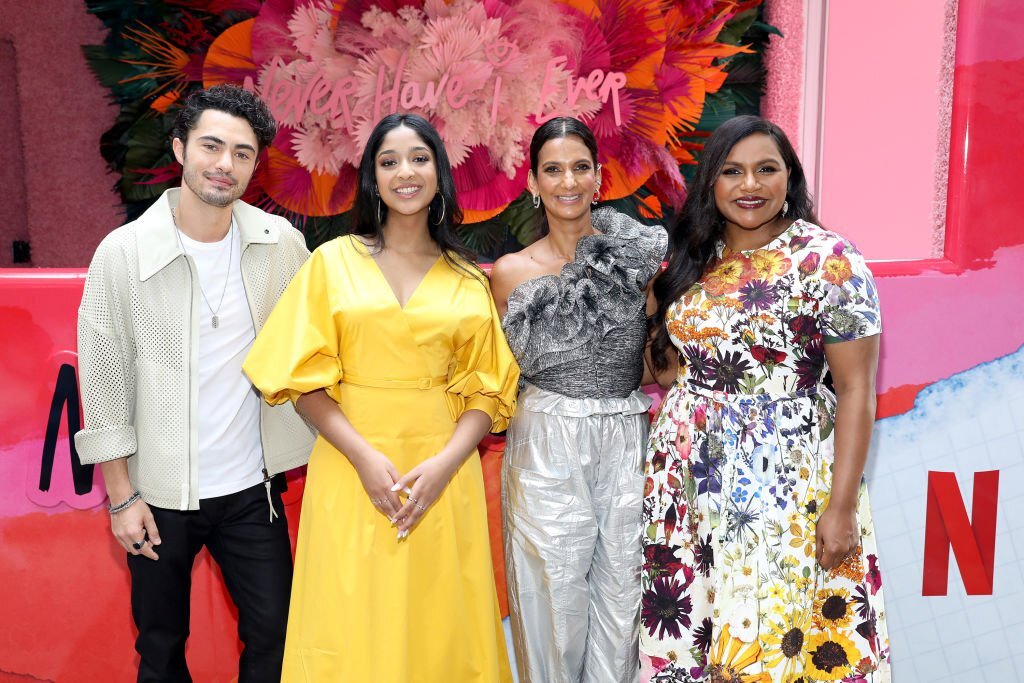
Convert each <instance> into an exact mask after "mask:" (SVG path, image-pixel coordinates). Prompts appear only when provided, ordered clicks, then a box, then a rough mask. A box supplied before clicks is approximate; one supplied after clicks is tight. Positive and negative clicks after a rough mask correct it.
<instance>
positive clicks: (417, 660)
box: [244, 236, 519, 683]
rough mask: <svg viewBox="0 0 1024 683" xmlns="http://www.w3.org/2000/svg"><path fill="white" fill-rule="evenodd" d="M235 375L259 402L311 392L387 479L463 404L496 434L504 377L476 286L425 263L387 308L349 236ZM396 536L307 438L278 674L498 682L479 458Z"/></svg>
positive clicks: (498, 339) (333, 460)
mask: <svg viewBox="0 0 1024 683" xmlns="http://www.w3.org/2000/svg"><path fill="white" fill-rule="evenodd" d="M244 369H245V372H246V373H247V374H248V375H249V377H250V378H251V379H252V381H253V384H254V385H255V386H256V387H258V388H259V389H260V391H262V392H263V394H264V395H265V396H266V398H267V400H268V401H269V402H271V403H280V402H282V401H286V400H289V399H292V400H294V399H296V398H298V396H300V395H302V394H304V393H308V392H310V391H314V390H317V389H325V390H326V391H327V393H328V395H330V396H331V398H333V399H334V400H335V401H336V402H337V403H338V405H339V406H340V408H341V410H343V411H344V413H345V416H346V417H347V418H348V420H349V421H350V422H351V423H352V425H353V426H354V427H355V428H356V429H357V430H358V431H359V433H360V434H361V435H362V436H363V437H365V438H366V439H367V440H368V441H369V442H370V443H371V444H372V445H373V446H374V447H375V448H377V449H378V450H379V451H380V452H382V453H384V454H385V455H386V456H388V457H389V458H390V459H391V461H392V462H393V463H394V464H395V467H396V468H398V470H399V472H401V473H405V472H408V471H409V470H410V469H411V468H412V467H414V466H415V465H416V464H418V463H420V462H422V461H423V460H424V459H426V458H429V457H430V456H432V455H434V454H436V453H437V452H438V450H440V449H441V448H442V447H443V446H444V445H445V444H446V443H447V442H448V440H449V439H450V437H451V435H452V432H453V431H454V429H455V423H456V420H458V418H459V416H460V415H461V414H462V413H463V412H464V411H466V410H470V409H475V410H482V411H484V412H485V413H487V414H488V415H490V416H491V418H492V420H493V429H495V430H501V429H504V428H505V427H506V425H507V423H508V418H509V417H510V416H511V415H512V412H513V410H514V407H515V396H516V390H517V382H518V378H519V372H518V369H517V367H516V364H515V360H514V359H513V357H512V353H511V351H509V348H508V344H507V343H506V342H505V337H504V334H503V333H502V330H501V326H500V323H499V319H498V314H497V311H496V310H495V308H494V302H493V300H492V299H491V295H490V291H489V289H488V285H487V282H486V278H484V277H483V276H482V275H481V276H479V277H473V276H471V275H469V274H467V273H464V272H460V271H459V270H457V269H455V268H453V267H452V266H451V265H449V264H448V262H447V261H446V260H445V259H444V258H439V259H438V260H437V262H436V263H435V264H434V265H433V267H432V268H431V269H430V270H429V271H428V272H427V274H426V276H425V277H424V278H423V281H422V282H421V283H420V284H419V286H418V288H417V289H416V291H415V293H414V294H413V296H412V298H411V299H410V300H409V301H408V303H407V304H406V306H405V308H401V307H400V306H399V304H398V301H397V299H396V298H395V296H394V294H393V293H392V290H391V288H390V286H389V285H388V283H387V280H385V278H384V275H383V273H382V272H381V271H380V269H379V268H378V266H377V264H376V262H375V261H374V260H373V258H372V256H371V255H370V254H369V253H368V252H367V249H366V247H365V246H363V245H362V243H361V242H359V241H358V240H357V239H356V238H354V237H352V236H345V237H339V238H337V239H335V240H332V241H330V242H328V243H327V244H325V245H322V246H321V247H320V248H318V249H317V250H316V251H315V252H314V253H313V255H312V256H311V257H310V259H309V260H308V261H307V262H306V265H305V266H304V267H303V268H302V269H301V270H300V271H299V273H298V274H297V275H296V276H295V279H294V280H293V281H292V283H291V285H289V287H288V289H287V291H286V292H285V293H284V295H283V296H282V297H281V299H280V301H279V302H278V304H277V307H276V308H275V309H274V312H273V313H272V314H271V316H270V319H269V320H268V321H267V324H266V326H265V327H264V328H263V330H262V331H261V332H260V334H259V336H258V337H257V339H256V342H255V344H254V345H253V347H252V350H251V352H250V354H249V356H248V358H247V359H246V361H245V365H244ZM396 535H397V534H396V531H395V529H394V527H392V526H391V524H390V522H389V521H388V519H387V518H386V517H384V516H383V515H381V514H380V513H379V512H377V510H376V509H375V508H374V507H373V505H372V504H371V503H370V501H369V498H368V496H367V495H366V492H365V490H364V489H363V486H362V484H361V482H360V480H359V476H358V474H357V473H356V470H355V468H354V467H353V466H352V465H351V463H350V462H349V460H348V459H347V458H346V457H345V456H344V455H343V454H342V453H340V452H338V451H337V450H336V449H335V448H334V447H333V446H332V445H331V444H330V443H329V442H328V441H327V440H325V439H324V438H323V437H320V438H318V439H317V442H316V445H315V446H314V448H313V453H312V455H311V457H310V461H309V469H308V471H307V476H306V487H305V492H304V494H303V499H302V517H301V521H300V524H299V534H298V542H297V547H296V557H295V578H294V582H293V588H292V599H291V607H290V612H289V617H288V634H287V640H286V645H285V655H284V673H283V676H282V680H283V681H285V682H286V683H287V682H289V681H304V682H306V683H323V682H324V681H381V682H387V683H390V682H394V683H398V682H403V683H404V682H406V681H409V682H412V681H419V682H422V683H430V682H433V681H474V682H480V683H485V682H486V683H492V682H497V681H502V682H504V681H510V680H511V673H510V670H509V664H508V654H507V649H506V645H505V638H504V630H503V627H502V625H501V618H500V615H499V611H498V601H497V594H496V591H495V582H494V571H493V565H492V561H491V554H490V552H491V551H490V541H489V532H488V526H487V509H486V501H485V497H484V481H483V473H482V470H481V464H480V459H479V458H478V457H473V456H471V457H469V458H468V459H467V460H466V462H465V463H464V464H463V465H462V467H461V468H460V469H459V470H458V472H456V474H455V476H454V477H453V478H452V480H451V482H450V483H449V484H448V486H447V488H446V489H445V490H444V492H443V493H442V494H441V496H440V498H438V500H437V501H436V502H435V503H434V504H433V505H432V506H431V507H430V509H429V511H428V512H427V514H425V515H424V516H423V518H422V520H421V521H420V522H419V524H418V525H417V527H416V528H415V529H414V530H413V531H412V532H411V533H410V534H409V536H408V537H407V538H405V539H403V540H401V541H399V540H397V538H396Z"/></svg>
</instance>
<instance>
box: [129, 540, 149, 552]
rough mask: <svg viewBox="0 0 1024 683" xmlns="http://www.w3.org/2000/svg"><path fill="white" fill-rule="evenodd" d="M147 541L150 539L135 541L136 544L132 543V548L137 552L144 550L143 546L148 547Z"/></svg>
mask: <svg viewBox="0 0 1024 683" xmlns="http://www.w3.org/2000/svg"><path fill="white" fill-rule="evenodd" d="M147 540H149V539H147V538H143V539H142V540H141V541H135V542H134V543H132V547H133V548H135V549H136V550H142V546H144V545H146V541H147Z"/></svg>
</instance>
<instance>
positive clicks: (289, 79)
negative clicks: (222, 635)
mask: <svg viewBox="0 0 1024 683" xmlns="http://www.w3.org/2000/svg"><path fill="white" fill-rule="evenodd" d="M85 2H86V6H87V8H88V10H89V12H91V13H92V14H94V15H96V16H97V17H98V18H99V19H100V20H101V21H102V22H103V24H104V25H105V26H106V28H107V29H108V35H107V37H106V39H105V40H104V42H103V43H102V44H101V45H86V46H84V47H83V48H82V50H83V54H84V56H85V58H86V60H87V62H88V63H89V66H90V68H91V70H92V71H93V73H94V74H95V75H96V78H97V80H98V81H99V82H100V83H101V84H102V85H103V86H104V87H106V88H108V89H109V91H110V96H111V98H112V99H113V100H114V102H115V103H116V104H117V105H118V106H119V113H118V117H117V120H116V121H115V123H114V125H113V126H112V127H111V128H110V130H108V131H107V132H106V133H105V134H104V136H103V138H102V140H101V143H100V149H101V153H102V155H103V157H104V159H105V160H106V161H107V163H108V165H109V167H110V168H111V169H112V170H113V171H115V172H116V173H117V174H118V176H119V179H118V181H117V190H118V192H119V194H120V196H121V199H122V201H123V203H124V205H125V210H126V213H127V215H128V217H129V218H134V217H136V216H138V215H139V214H141V213H142V211H144V210H145V209H146V208H147V207H148V206H149V205H150V204H151V203H152V202H153V201H154V200H155V199H156V198H157V197H159V195H160V194H161V193H162V192H163V191H164V190H165V189H167V188H168V187H172V186H175V185H177V184H178V183H179V182H180V168H179V166H178V164H177V163H176V162H175V160H174V158H173V156H172V154H171V148H170V140H169V136H170V131H171V127H172V124H173V121H174V117H175V116H176V114H177V111H178V109H179V108H180V103H181V101H182V99H183V98H184V97H186V96H187V95H188V94H189V93H190V92H191V91H193V90H195V89H198V88H202V87H206V86H209V85H212V84H214V83H218V82H235V83H239V84H243V85H245V87H249V88H251V89H253V90H255V91H257V92H259V93H260V94H261V95H262V96H263V97H264V98H265V99H266V100H267V101H268V103H269V104H270V105H271V109H272V110H273V111H274V114H275V117H276V118H277V119H278V121H279V123H280V124H281V127H280V132H279V134H278V137H277V139H276V140H275V141H274V143H273V145H272V146H271V147H270V148H268V149H267V150H266V151H265V157H264V158H263V159H262V163H261V164H260V165H259V167H258V169H257V172H256V174H255V175H254V177H253V179H252V181H251V183H250V186H249V189H248V191H247V193H246V196H245V199H246V201H249V202H251V203H254V204H256V205H259V206H262V207H264V208H266V209H267V210H269V211H272V212H274V213H278V214H281V215H284V216H286V217H288V218H289V219H290V220H292V221H293V223H295V224H296V225H297V226H299V227H301V228H302V229H303V230H304V231H305V234H306V239H307V242H308V243H309V244H310V246H311V247H315V246H317V245H318V244H320V243H322V242H324V241H326V240H328V239H331V238H332V237H334V236H337V235H339V234H343V233H344V232H345V231H347V230H348V227H349V215H348V211H349V209H350V208H351V206H352V202H353V199H354V192H355V186H356V182H355V180H356V176H355V167H356V164H357V163H358V158H359V155H360V154H361V153H362V144H363V143H364V142H365V140H366V137H367V135H368V134H369V131H370V129H371V128H372V126H373V125H374V123H375V122H376V117H377V116H379V115H380V114H381V113H382V112H383V111H386V110H389V109H390V106H389V102H388V101H385V102H384V104H383V105H382V104H381V101H380V97H381V95H380V94H379V92H378V91H379V86H380V84H381V83H384V82H385V81H384V80H380V79H382V78H383V76H382V74H397V76H394V87H395V100H393V101H392V102H391V104H393V103H394V102H398V101H399V99H398V97H399V95H398V88H399V86H402V91H401V93H402V94H401V98H403V99H401V104H400V106H399V107H398V108H399V109H401V110H411V111H417V112H418V113H422V114H424V115H425V116H427V117H428V118H429V119H430V120H431V121H432V122H433V123H434V125H435V126H436V127H437V128H438V130H439V131H440V132H441V134H442V137H443V138H444V139H445V144H446V147H447V148H448V150H449V155H450V157H451V159H452V162H453V168H454V171H455V174H456V183H457V186H458V190H459V198H460V204H462V205H463V207H464V211H465V213H466V216H467V222H466V224H465V226H464V228H463V236H464V238H465V240H466V242H467V243H468V244H469V245H470V246H471V247H472V248H474V249H475V250H477V251H478V252H480V253H481V254H483V255H484V256H485V257H487V256H490V257H493V256H495V255H499V254H501V253H505V252H507V251H511V250H515V249H518V248H521V247H522V246H523V245H525V244H528V243H529V242H530V241H531V240H532V239H534V237H535V224H536V221H537V213H538V212H537V210H535V209H534V208H533V206H532V203H531V202H530V198H529V195H528V194H527V193H526V192H525V176H526V171H527V170H528V163H529V161H528V145H529V138H530V135H531V134H532V131H533V129H534V128H535V127H536V125H537V122H538V120H539V118H538V117H541V116H550V115H555V114H568V115H573V116H577V117H579V118H581V119H583V120H585V121H587V123H588V124H589V125H590V126H591V128H592V129H593V130H594V132H595V135H596V136H597V138H598V144H599V149H600V150H601V158H600V161H601V162H602V164H603V176H604V182H603V183H602V196H601V199H602V201H604V202H605V203H612V204H613V205H614V206H616V207H617V208H619V209H620V210H623V211H626V212H627V213H630V214H632V215H634V216H636V217H638V218H640V219H641V220H646V221H652V222H653V221H666V220H668V219H670V218H671V215H672V212H673V210H674V208H675V207H678V206H679V204H680V203H681V201H682V199H683V198H684V197H685V179H684V177H685V176H686V175H689V171H690V169H691V168H692V166H693V165H694V164H695V163H696V160H697V158H698V156H699V152H700V149H701V148H702V143H703V140H704V139H705V138H706V136H707V135H708V133H709V132H710V131H712V130H714V128H715V127H716V126H717V125H719V124H720V123H721V122H722V121H724V120H725V119H727V118H729V117H731V116H734V115H736V114H738V113H747V112H755V113H756V112H757V111H758V110H759V100H760V95H761V92H762V88H763V81H764V69H763V61H762V58H761V55H762V52H763V49H764V47H765V46H766V45H767V43H768V40H769V38H770V36H771V34H773V33H777V31H776V30H775V29H774V28H772V27H771V26H769V25H767V24H765V23H764V21H763V19H762V7H761V5H762V2H763V0H336V1H332V0H265V1H263V0H150V1H147V2H138V0H85ZM595 74H596V75H595ZM345 78H348V80H347V81H345V80H344V79H345ZM318 79H319V82H318ZM445 79H447V81H446V80H445ZM453 79H458V80H459V81H460V83H461V87H462V88H463V89H464V90H465V91H467V92H470V94H472V95H473V97H472V98H469V97H466V98H464V99H463V100H462V101H461V102H460V101H459V99H458V93H457V92H456V95H455V96H454V97H453V96H452V95H451V93H450V92H449V93H448V94H447V95H443V94H441V89H442V88H443V85H442V84H444V83H445V82H447V83H448V85H449V86H450V85H451V83H452V82H454V80H453ZM587 79H593V80H592V81H588V80H587ZM616 79H621V80H616ZM332 83H333V84H334V91H332V90H330V86H331V84H332ZM325 84H326V85H325ZM343 84H344V87H347V88H349V90H348V91H347V92H348V95H345V96H344V102H345V104H346V106H347V107H348V108H346V109H345V116H339V115H337V114H338V106H337V105H338V102H340V101H341V100H333V102H334V109H330V106H329V105H330V100H331V97H333V94H332V93H333V92H335V91H338V90H339V89H341V88H342V87H343ZM317 88H319V90H317V92H318V93H319V95H318V96H319V97H320V98H321V99H320V100H319V101H315V100H316V97H317V96H313V97H312V98H309V99H308V101H307V102H306V106H305V107H302V106H295V103H294V100H295V97H296V93H298V94H300V95H301V94H302V93H303V92H305V93H307V94H308V93H309V92H311V91H313V90H315V89H317ZM431 88H433V89H434V90H433V91H432V90H431ZM303 89H304V90H303ZM406 89H411V90H409V92H410V93H412V94H410V95H409V96H408V97H406ZM431 92H434V94H435V97H433V99H431V97H430V96H429V94H430V93H431ZM288 93H292V94H291V95H289V94H288ZM417 97H418V98H419V101H417ZM375 98H376V99H375Z"/></svg>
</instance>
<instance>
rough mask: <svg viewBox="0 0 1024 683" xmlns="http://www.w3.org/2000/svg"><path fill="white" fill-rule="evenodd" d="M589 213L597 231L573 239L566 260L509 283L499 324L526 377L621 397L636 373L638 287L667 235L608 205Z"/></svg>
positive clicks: (641, 318) (576, 394)
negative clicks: (572, 254) (554, 269)
mask: <svg viewBox="0 0 1024 683" xmlns="http://www.w3.org/2000/svg"><path fill="white" fill-rule="evenodd" d="M592 220H593V225H594V228H596V229H597V230H598V231H599V233H598V234H595V235H588V236H586V237H583V238H582V239H580V241H579V242H578V243H577V245H576V258H575V260H574V261H571V262H569V263H567V264H565V265H564V266H562V271H561V272H560V273H559V274H558V275H542V276H541V277H537V278H534V279H532V280H527V281H526V282H523V283H522V284H520V285H519V286H518V287H516V288H515V289H514V290H512V293H511V294H509V297H508V311H507V312H506V313H505V316H504V318H503V319H502V327H503V328H504V330H505V336H506V337H507V338H508V343H509V346H510V347H511V349H512V353H513V354H515V357H516V361H517V362H518V363H519V369H520V373H521V376H522V378H523V379H524V380H525V381H527V382H529V383H530V384H533V385H534V386H537V387H540V388H541V389H546V390H548V391H553V392H556V393H559V394H562V395H564V396H570V397H573V398H625V397H626V396H629V394H630V393H631V392H633V391H635V390H636V389H637V387H639V385H640V379H641V378H642V377H643V368H644V365H643V349H644V344H645V342H646V339H647V319H646V315H645V312H644V308H645V304H646V295H645V292H644V290H645V288H646V287H647V284H648V282H650V280H651V278H652V277H654V275H655V274H656V273H657V272H658V269H659V268H660V267H661V262H662V260H663V259H664V258H665V251H666V249H667V247H668V235H667V234H666V233H665V230H664V228H662V227H661V226H647V225H644V224H642V223H640V222H638V221H636V220H634V219H632V218H630V217H629V216H626V215H624V214H621V213H619V212H618V211H615V210H614V209H612V208H609V207H604V208H600V209H597V210H595V211H594V212H593V214H592Z"/></svg>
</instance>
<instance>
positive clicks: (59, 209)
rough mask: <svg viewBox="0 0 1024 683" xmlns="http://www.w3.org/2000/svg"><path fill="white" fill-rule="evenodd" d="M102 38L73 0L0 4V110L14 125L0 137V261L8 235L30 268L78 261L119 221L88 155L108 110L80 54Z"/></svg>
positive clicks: (102, 171) (6, 259) (108, 185)
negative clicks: (28, 255) (26, 253)
mask: <svg viewBox="0 0 1024 683" xmlns="http://www.w3.org/2000/svg"><path fill="white" fill-rule="evenodd" d="M103 36H104V31H103V30H102V24H101V23H100V22H99V20H97V19H96V18H95V17H93V16H91V15H89V14H87V13H86V11H85V3H83V2H80V1H76V0H33V1H32V2H0V43H3V44H6V45H7V46H8V48H7V49H5V50H0V55H2V56H3V57H4V59H5V60H8V59H13V67H14V68H13V69H12V68H10V66H11V64H10V62H6V63H5V65H4V68H3V69H0V78H2V79H3V82H0V99H2V100H3V103H2V104H0V112H2V113H3V114H4V126H8V127H10V126H11V123H12V122H14V121H16V122H17V124H16V125H15V126H14V127H10V128H9V129H8V130H7V131H6V132H4V133H3V134H2V135H0V142H2V144H3V151H2V156H0V159H2V161H3V164H2V165H3V166H4V167H5V169H4V170H0V266H10V265H12V264H11V240H12V239H28V240H30V242H31V245H32V263H31V264H30V265H33V266H45V267H73V266H85V265H87V264H88V262H89V258H90V257H91V256H92V252H93V251H94V250H95V249H96V245H97V244H99V242H100V240H101V239H102V238H103V236H104V235H106V234H107V233H108V232H110V230H112V229H113V228H116V227H117V226H118V225H119V224H121V223H122V222H123V214H122V211H121V207H120V199H119V198H118V197H117V196H116V195H115V194H114V192H113V189H112V188H113V184H114V180H115V178H114V176H112V175H109V174H108V173H107V170H106V166H105V164H104V161H103V159H102V158H101V157H100V156H99V154H98V153H97V149H98V147H99V140H100V136H101V135H102V134H103V132H104V131H105V130H106V129H107V128H109V127H110V126H111V125H112V124H113V122H114V117H115V116H116V114H117V112H116V109H115V108H114V107H112V106H110V105H109V103H108V102H107V100H106V99H105V97H104V91H103V88H101V87H99V85H98V84H97V83H96V79H95V78H93V75H92V73H91V72H90V71H89V69H88V67H87V66H86V64H85V60H84V59H83V57H82V53H81V45H83V44H86V43H99V42H100V41H102V40H103ZM12 174H13V176H12ZM15 176H16V177H15Z"/></svg>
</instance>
